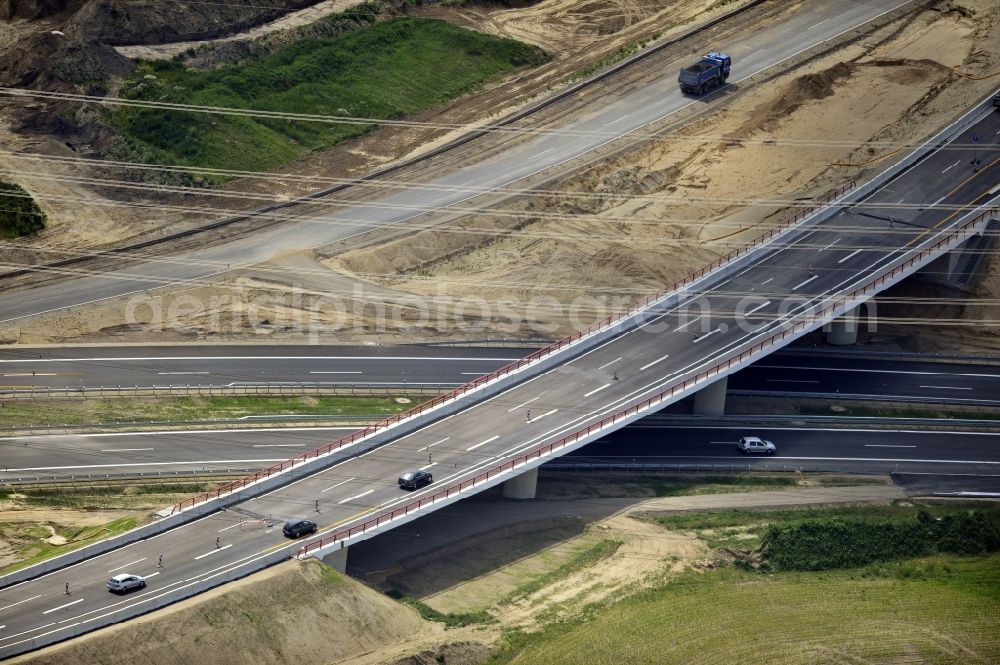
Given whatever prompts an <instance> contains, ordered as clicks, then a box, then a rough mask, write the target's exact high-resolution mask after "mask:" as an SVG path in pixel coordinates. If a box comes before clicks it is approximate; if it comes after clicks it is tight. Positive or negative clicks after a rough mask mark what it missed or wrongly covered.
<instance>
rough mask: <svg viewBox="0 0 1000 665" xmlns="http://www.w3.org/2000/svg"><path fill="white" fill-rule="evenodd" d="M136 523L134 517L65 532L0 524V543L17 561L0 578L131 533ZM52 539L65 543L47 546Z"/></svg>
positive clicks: (51, 527)
mask: <svg viewBox="0 0 1000 665" xmlns="http://www.w3.org/2000/svg"><path fill="white" fill-rule="evenodd" d="M138 525H139V520H138V519H136V518H134V517H123V518H121V519H117V520H114V521H113V522H108V523H107V524H104V525H102V526H87V527H82V528H69V527H66V526H64V525H60V524H56V523H54V522H51V523H46V524H39V523H37V522H0V541H2V542H4V543H6V545H7V547H9V548H10V549H12V550H13V551H14V553H15V554H16V556H17V557H18V559H19V560H18V561H17V562H16V563H11V564H8V565H6V566H0V575H2V574H5V573H9V572H11V571H14V570H19V569H21V568H24V567H26V566H30V565H33V564H36V563H38V562H39V561H44V560H45V559H49V558H51V557H54V556H58V555H60V554H64V553H66V552H71V551H73V550H75V549H79V548H81V547H84V546H85V545H89V544H90V543H94V542H97V541H98V540H104V539H105V538H110V537H111V536H114V535H116V534H119V533H122V532H124V531H128V530H129V529H134V528H135V527H136V526H138ZM52 535H57V536H62V537H64V538H65V539H66V541H67V542H66V544H64V545H50V544H49V543H47V542H45V539H46V538H49V537H50V536H52Z"/></svg>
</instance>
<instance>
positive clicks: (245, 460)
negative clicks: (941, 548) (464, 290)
mask: <svg viewBox="0 0 1000 665" xmlns="http://www.w3.org/2000/svg"><path fill="white" fill-rule="evenodd" d="M789 420H790V422H794V419H789ZM908 427H909V426H908ZM350 429H351V428H347V427H343V428H329V427H318V428H303V429H292V430H286V429H275V430H267V429H265V430H256V429H247V430H236V431H232V430H219V431H187V432H168V431H164V432H133V433H122V434H81V435H67V436H39V437H24V438H23V439H21V440H19V441H5V442H4V448H3V450H4V454H5V456H7V455H11V456H13V455H17V454H19V453H18V451H19V450H25V451H26V452H25V453H24V454H25V455H30V456H31V457H32V458H33V459H36V460H38V461H39V462H40V463H39V465H38V466H36V467H33V468H30V469H10V470H6V469H5V470H4V471H3V472H0V482H2V481H4V480H12V479H14V478H17V477H18V476H19V475H21V474H26V475H27V474H31V475H34V474H40V475H42V476H43V477H47V476H49V475H55V476H62V477H64V478H66V477H68V476H69V474H73V475H74V476H75V477H76V478H79V479H84V478H85V477H86V476H87V475H90V476H91V477H92V478H94V479H96V480H100V479H102V478H104V477H105V476H106V474H118V473H138V472H142V473H146V474H149V475H154V474H157V473H163V474H167V475H168V476H169V474H171V473H176V472H184V473H187V472H192V471H196V472H205V473H211V472H216V473H218V472H220V471H226V472H233V471H235V472H240V473H244V472H246V471H247V470H248V469H249V470H253V469H255V468H259V467H262V466H266V465H268V464H272V463H274V462H279V461H281V460H284V459H287V458H288V457H289V456H291V455H292V454H294V453H296V452H304V451H306V450H310V449H312V448H315V447H318V446H319V445H321V444H323V443H326V442H327V441H329V440H330V439H331V438H334V437H336V436H339V435H341V434H343V433H345V432H347V431H350ZM743 435H754V436H761V437H763V438H766V439H768V440H770V441H773V442H774V443H775V444H776V445H778V446H779V450H778V454H777V455H776V456H763V457H746V456H744V455H742V454H737V451H736V450H735V442H736V440H737V439H738V438H739V437H740V436H743ZM430 452H431V453H432V455H433V456H434V457H435V458H438V459H445V458H452V457H455V456H457V455H459V454H460V453H461V452H462V451H461V446H456V445H454V444H452V443H451V441H445V442H442V443H440V444H438V445H437V446H433V447H432V449H431V450H430ZM380 457H383V456H381V455H379V454H378V453H375V454H372V455H371V458H372V459H373V460H375V459H378V458H380ZM383 459H384V460H385V461H386V463H387V465H388V466H387V468H386V469H384V470H379V471H378V473H379V474H381V475H383V476H386V475H387V476H389V477H390V480H391V479H392V478H395V477H396V475H398V472H400V471H403V470H404V468H405V467H406V464H405V462H404V463H403V465H402V466H398V465H397V466H392V465H393V464H398V458H396V457H394V456H389V455H386V456H384V457H383ZM562 459H564V460H566V461H567V462H573V463H583V462H590V461H600V462H608V461H611V462H634V461H638V462H641V463H656V464H717V463H718V464H743V465H746V464H750V465H753V466H763V465H769V464H770V465H773V464H779V465H799V466H804V467H809V468H814V467H815V468H817V469H822V470H826V471H847V472H852V473H860V472H869V471H870V472H879V473H881V472H889V471H895V470H897V467H898V466H899V465H902V468H907V469H909V470H911V471H920V472H924V471H931V470H936V471H938V472H943V471H948V472H954V473H959V472H961V473H966V472H969V473H975V474H980V473H985V474H993V473H995V474H1000V468H994V467H993V465H994V464H997V463H998V462H1000V430H998V431H971V432H970V431H950V432H949V431H939V430H934V431H923V430H918V429H898V430H887V429H881V428H864V427H856V428H853V429H848V428H842V427H823V426H806V425H798V424H796V425H788V426H785V427H759V426H755V425H754V426H740V425H731V426H700V425H678V424H676V423H670V422H668V423H663V422H662V420H661V419H658V418H657V417H655V416H653V417H650V418H647V419H644V420H641V421H639V422H637V423H635V424H632V425H630V426H628V427H626V428H624V429H621V430H618V431H617V432H614V433H612V434H610V435H608V436H607V437H605V438H604V439H601V440H599V441H595V442H594V443H591V444H589V445H587V446H585V447H584V448H581V449H579V450H576V451H574V452H572V453H570V454H569V455H566V456H565V457H564V458H562ZM46 460H47V462H46ZM977 461H982V462H983V465H982V466H977V465H976V463H977ZM420 462H426V460H414V461H413V462H412V464H411V466H420V465H421V464H420ZM435 466H439V465H437V464H435ZM931 466H933V467H935V468H934V469H932V468H931ZM991 469H992V470H991ZM368 480H369V481H371V482H373V483H374V482H378V480H379V477H378V476H374V475H373V476H371V477H369V478H368Z"/></svg>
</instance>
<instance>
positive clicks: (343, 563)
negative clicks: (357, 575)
mask: <svg viewBox="0 0 1000 665" xmlns="http://www.w3.org/2000/svg"><path fill="white" fill-rule="evenodd" d="M348 549H350V548H348V547H341V548H340V549H339V550H334V551H333V552H330V553H329V554H327V555H326V556H325V557H323V563H325V564H326V565H328V566H330V567H331V568H333V569H334V570H336V571H337V572H338V573H342V574H344V575H346V574H347V550H348Z"/></svg>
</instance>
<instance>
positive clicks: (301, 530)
mask: <svg viewBox="0 0 1000 665" xmlns="http://www.w3.org/2000/svg"><path fill="white" fill-rule="evenodd" d="M317 528H318V527H317V526H316V523H315V522H311V521H310V520H288V521H287V522H285V526H284V527H282V529H281V533H283V534H285V535H286V536H287V537H289V538H301V537H302V536H308V535H309V534H310V533H316V529H317Z"/></svg>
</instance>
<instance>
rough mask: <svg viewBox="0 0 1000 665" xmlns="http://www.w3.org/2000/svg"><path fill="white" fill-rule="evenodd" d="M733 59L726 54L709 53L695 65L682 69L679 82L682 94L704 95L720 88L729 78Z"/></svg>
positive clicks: (678, 78)
mask: <svg viewBox="0 0 1000 665" xmlns="http://www.w3.org/2000/svg"><path fill="white" fill-rule="evenodd" d="M731 66H732V59H731V58H730V57H729V56H728V55H726V54H725V53H715V52H712V53H709V54H707V55H704V56H702V58H701V60H699V61H698V62H696V63H695V64H693V65H691V66H689V67H684V68H683V69H681V73H680V75H678V77H677V82H678V83H680V84H681V92H684V93H686V94H689V95H703V94H705V93H706V92H708V91H709V90H713V89H715V88H718V87H719V86H721V85H722V84H724V83H725V82H726V79H728V78H729V68H730V67H731Z"/></svg>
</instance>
